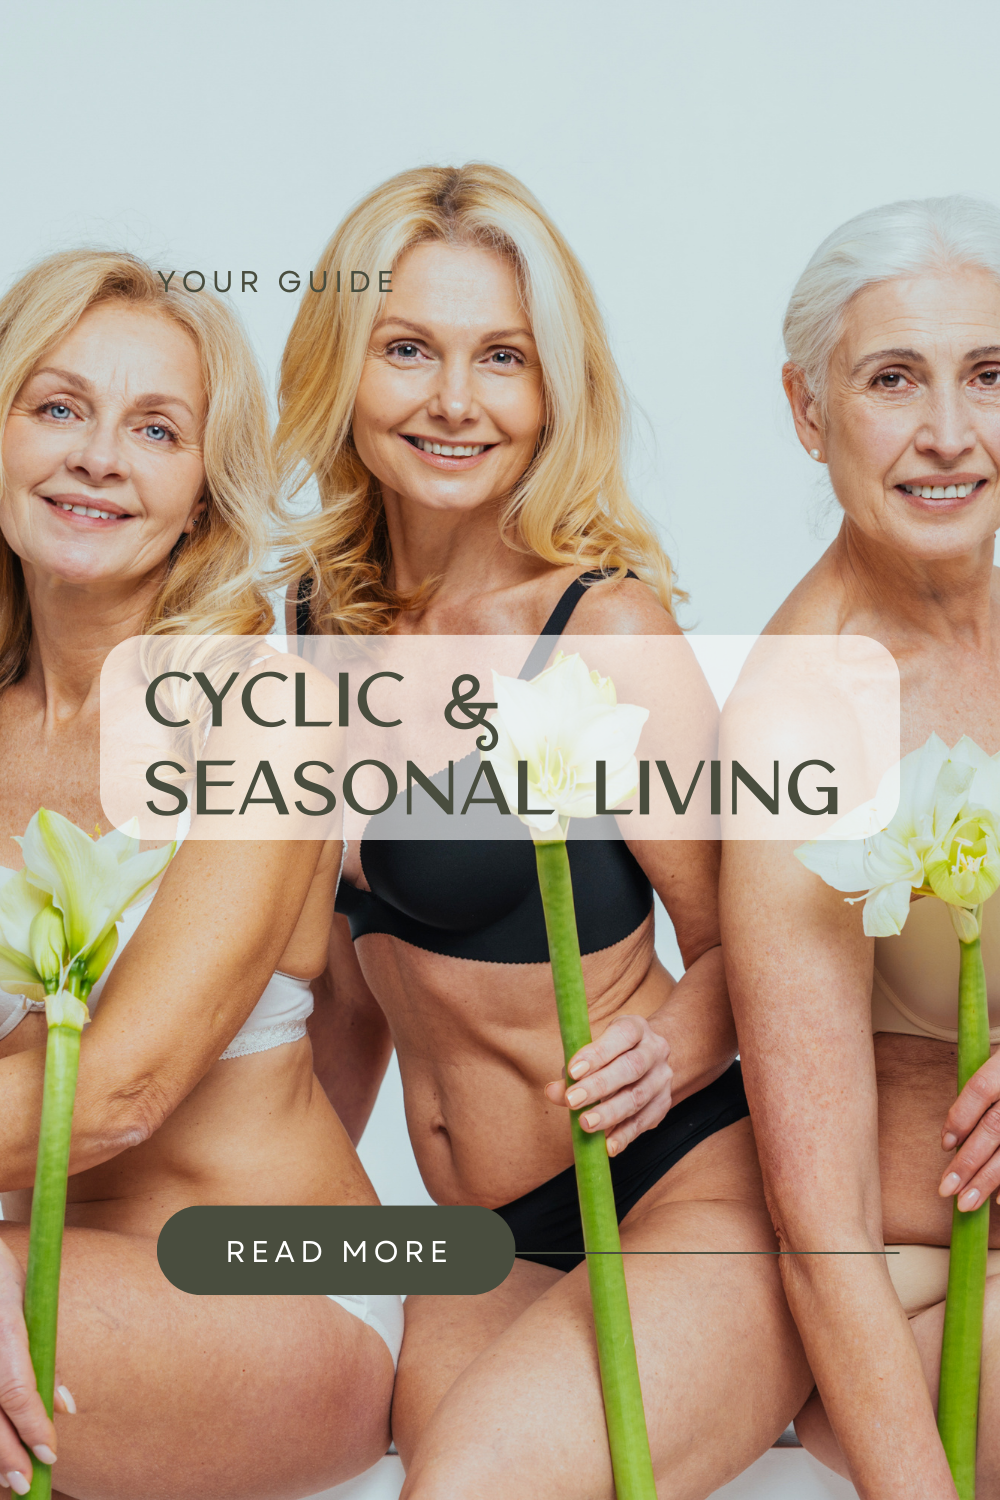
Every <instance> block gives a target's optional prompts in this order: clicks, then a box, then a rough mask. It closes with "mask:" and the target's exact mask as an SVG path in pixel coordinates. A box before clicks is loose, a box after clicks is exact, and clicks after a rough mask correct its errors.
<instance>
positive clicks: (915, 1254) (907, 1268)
mask: <svg viewBox="0 0 1000 1500" xmlns="http://www.w3.org/2000/svg"><path fill="white" fill-rule="evenodd" d="M885 1248H886V1251H887V1252H888V1251H891V1250H896V1251H898V1252H899V1253H898V1255H890V1254H888V1253H887V1254H886V1258H885V1263H886V1266H887V1268H888V1271H889V1279H890V1281H891V1282H892V1284H893V1286H894V1287H895V1289H896V1296H897V1297H898V1298H899V1300H900V1302H902V1304H903V1308H904V1310H905V1312H906V1314H907V1316H908V1317H911V1318H912V1317H913V1315H914V1313H918V1312H923V1311H924V1310H925V1309H926V1308H928V1307H933V1306H934V1304H935V1303H936V1302H943V1301H944V1298H945V1293H946V1292H947V1290H948V1256H949V1254H950V1252H949V1251H948V1250H947V1249H946V1248H944V1247H943V1246H941V1245H886V1247H885ZM986 1274H987V1276H1000V1250H991V1251H990V1252H989V1255H988V1257H987V1262H986Z"/></svg>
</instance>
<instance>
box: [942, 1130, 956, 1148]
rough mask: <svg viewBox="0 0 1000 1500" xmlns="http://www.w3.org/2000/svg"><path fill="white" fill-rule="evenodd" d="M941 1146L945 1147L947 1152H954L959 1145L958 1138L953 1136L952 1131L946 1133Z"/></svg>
mask: <svg viewBox="0 0 1000 1500" xmlns="http://www.w3.org/2000/svg"><path fill="white" fill-rule="evenodd" d="M941 1145H942V1146H943V1147H944V1149H945V1151H954V1149H955V1147H956V1146H957V1145H958V1136H957V1135H952V1133H951V1131H950V1130H947V1131H945V1133H944V1135H943V1136H942V1137H941Z"/></svg>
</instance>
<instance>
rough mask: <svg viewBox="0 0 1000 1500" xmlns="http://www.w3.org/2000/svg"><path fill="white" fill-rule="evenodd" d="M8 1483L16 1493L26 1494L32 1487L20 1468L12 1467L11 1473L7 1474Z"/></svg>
mask: <svg viewBox="0 0 1000 1500" xmlns="http://www.w3.org/2000/svg"><path fill="white" fill-rule="evenodd" d="M7 1483H8V1484H9V1485H10V1487H11V1489H12V1490H13V1491H14V1494H15V1495H26V1494H27V1493H28V1491H29V1490H30V1489H31V1485H30V1484H29V1483H28V1481H27V1480H26V1479H25V1477H24V1475H23V1474H22V1473H21V1471H20V1469H11V1471H10V1473H9V1474H8V1475H7Z"/></svg>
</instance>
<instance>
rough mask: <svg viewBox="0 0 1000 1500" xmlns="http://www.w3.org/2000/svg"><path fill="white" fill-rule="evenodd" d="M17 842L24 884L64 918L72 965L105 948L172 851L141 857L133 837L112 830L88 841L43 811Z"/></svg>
mask: <svg viewBox="0 0 1000 1500" xmlns="http://www.w3.org/2000/svg"><path fill="white" fill-rule="evenodd" d="M17 842H18V843H19V844H20V845H21V851H22V853H23V854H24V865H25V872H26V874H27V879H28V882H29V883H30V884H31V885H32V886H34V887H35V888H36V889H37V890H38V891H40V892H45V893H47V894H48V895H49V896H50V897H51V898H52V903H53V905H54V906H55V907H56V909H57V910H58V911H60V912H61V913H62V918H63V923H64V926H65V929H66V944H67V948H68V952H69V958H70V961H72V960H74V959H77V958H80V957H82V956H85V955H86V954H88V953H89V952H90V950H91V949H93V948H96V947H97V946H98V945H99V944H101V943H103V942H104V940H105V939H106V938H107V937H108V935H109V933H110V932H111V929H112V928H113V927H114V925H115V923H116V922H117V921H118V920H119V919H120V918H121V915H122V913H123V912H124V910H125V908H126V907H127V906H131V905H132V902H133V901H134V900H135V899H136V897H137V896H138V895H140V893H141V892H142V891H144V890H145V889H146V887H147V886H148V885H149V884H151V882H152V881H154V880H155V879H156V878H157V876H158V875H160V874H162V872H163V871H164V870H165V869H166V867H167V865H168V864H169V862H170V859H171V857H172V856H173V853H174V849H175V847H176V845H174V844H168V845H166V847H165V848H163V849H147V850H145V851H144V852H143V853H141V854H140V852H139V840H138V839H137V838H135V837H134V835H133V834H132V833H131V832H122V831H121V830H119V829H113V830H112V831H111V833H106V834H105V835H104V836H103V838H96V839H92V838H88V836H87V834H85V833H84V832H83V831H82V829H80V828H77V826H76V824H75V823H71V822H70V820H69V819H68V818H64V817H63V816H62V814H61V813H57V812H50V811H49V810H48V809H47V808H44V807H42V808H39V810H38V812H36V813H35V816H34V817H33V818H32V820H31V822H30V823H29V824H28V827H27V830H26V832H25V834H24V837H23V838H19V839H18V840H17ZM109 956H110V955H109Z"/></svg>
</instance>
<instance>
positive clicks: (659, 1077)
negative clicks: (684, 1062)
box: [545, 1016, 674, 1156]
mask: <svg viewBox="0 0 1000 1500" xmlns="http://www.w3.org/2000/svg"><path fill="white" fill-rule="evenodd" d="M669 1056H670V1043H669V1042H668V1041H667V1039H666V1037H663V1036H661V1035H660V1034H659V1032H658V1031H654V1030H653V1027H652V1026H651V1025H650V1024H649V1022H648V1021H647V1020H646V1018H645V1016H618V1017H617V1018H616V1019H615V1020H614V1021H612V1022H611V1025H610V1026H609V1027H608V1028H607V1030H606V1031H605V1032H603V1033H602V1035H601V1036H599V1037H598V1039H597V1041H596V1042H589V1043H588V1044H587V1046H586V1047H581V1048H580V1050H579V1052H577V1053H576V1054H575V1055H574V1056H573V1057H571V1058H570V1062H569V1067H568V1069H567V1072H568V1073H569V1076H570V1078H571V1079H572V1080H573V1082H572V1083H571V1084H570V1085H569V1086H567V1085H566V1084H565V1083H564V1082H563V1081H562V1080H561V1079H560V1080H559V1081H558V1082H556V1083H548V1084H546V1085H545V1093H546V1096H547V1098H549V1099H550V1100H551V1101H552V1103H553V1104H562V1105H565V1106H566V1107H567V1108H568V1109H584V1108H585V1106H586V1105H588V1104H595V1105H597V1106H598V1107H597V1108H596V1109H592V1110H587V1111H586V1113H584V1114H581V1116H580V1125H581V1127H582V1128H583V1129H584V1130H586V1131H588V1132H590V1133H593V1132H594V1131H595V1130H603V1131H605V1132H606V1133H607V1140H608V1155H609V1156H617V1155H618V1152H619V1151H624V1149H625V1147H626V1146H627V1145H628V1144H629V1142H630V1141H634V1140H635V1138H636V1136H637V1135H640V1134H641V1133H642V1131H644V1130H652V1129H653V1127H654V1125H659V1123H660V1121H661V1120H662V1119H663V1116H664V1115H665V1114H666V1112H667V1110H668V1109H669V1108H670V1080H671V1079H672V1078H673V1076H674V1074H673V1069H672V1068H671V1067H669V1065H668V1063H667V1058H668V1057H669Z"/></svg>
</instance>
